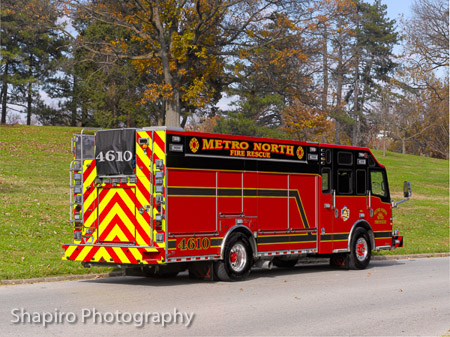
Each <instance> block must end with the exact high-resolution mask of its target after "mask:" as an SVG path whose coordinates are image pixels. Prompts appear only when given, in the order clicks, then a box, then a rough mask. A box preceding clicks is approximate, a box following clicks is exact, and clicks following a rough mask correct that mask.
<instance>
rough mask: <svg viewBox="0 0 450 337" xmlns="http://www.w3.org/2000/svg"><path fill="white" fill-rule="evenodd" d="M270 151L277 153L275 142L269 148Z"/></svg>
mask: <svg viewBox="0 0 450 337" xmlns="http://www.w3.org/2000/svg"><path fill="white" fill-rule="evenodd" d="M270 152H275V153H279V152H278V145H277V144H272V148H271V150H270Z"/></svg>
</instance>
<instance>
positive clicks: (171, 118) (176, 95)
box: [152, 3, 181, 126]
mask: <svg viewBox="0 0 450 337" xmlns="http://www.w3.org/2000/svg"><path fill="white" fill-rule="evenodd" d="M152 6H153V18H152V19H153V22H154V23H155V26H156V29H157V30H158V33H159V38H158V40H159V43H160V45H161V47H160V50H159V54H160V56H161V61H162V69H163V76H164V82H165V84H168V85H170V88H171V92H172V95H171V97H170V98H168V99H167V100H166V126H180V113H181V106H180V98H181V95H180V88H179V85H178V83H176V82H175V79H174V77H173V76H172V74H171V72H170V62H169V47H170V40H171V38H172V36H171V34H164V27H163V25H162V23H161V19H160V17H159V8H158V5H157V4H156V3H153V5H152ZM167 35H168V36H167ZM166 38H167V39H169V42H167V41H166Z"/></svg>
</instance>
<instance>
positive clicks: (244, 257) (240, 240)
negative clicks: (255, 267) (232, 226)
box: [214, 233, 253, 281]
mask: <svg viewBox="0 0 450 337" xmlns="http://www.w3.org/2000/svg"><path fill="white" fill-rule="evenodd" d="M224 249H225V250H224V255H223V260H221V261H217V262H216V265H215V268H214V269H215V273H216V276H217V278H218V279H219V280H221V281H241V280H243V279H245V278H246V277H247V276H248V275H249V274H250V269H251V267H252V264H253V256H252V249H251V247H250V242H249V241H248V239H247V237H246V236H245V235H244V234H242V233H233V234H231V236H230V238H229V239H228V240H227V243H226V245H225V248H224Z"/></svg>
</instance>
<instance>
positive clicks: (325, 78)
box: [322, 24, 328, 112]
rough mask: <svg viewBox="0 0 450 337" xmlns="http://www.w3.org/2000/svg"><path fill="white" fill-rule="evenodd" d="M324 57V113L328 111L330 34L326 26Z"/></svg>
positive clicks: (323, 46) (323, 47)
mask: <svg viewBox="0 0 450 337" xmlns="http://www.w3.org/2000/svg"><path fill="white" fill-rule="evenodd" d="M322 57H323V66H322V67H323V91H322V111H324V112H325V111H327V110H328V109H327V101H328V32H327V25H326V24H325V25H324V34H323V44H322Z"/></svg>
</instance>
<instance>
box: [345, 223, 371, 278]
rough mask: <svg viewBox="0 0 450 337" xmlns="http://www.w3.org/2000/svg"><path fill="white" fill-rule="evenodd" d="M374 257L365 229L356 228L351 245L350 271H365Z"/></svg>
mask: <svg viewBox="0 0 450 337" xmlns="http://www.w3.org/2000/svg"><path fill="white" fill-rule="evenodd" d="M371 256H372V247H371V244H370V238H369V234H368V233H367V231H366V230H365V229H364V228H361V227H359V228H356V230H355V233H354V234H353V236H352V241H351V244H350V256H349V267H350V269H365V268H366V267H367V266H368V265H369V262H370V258H371Z"/></svg>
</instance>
